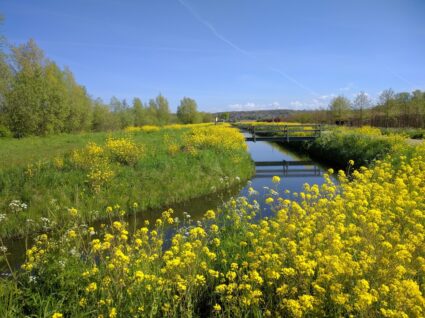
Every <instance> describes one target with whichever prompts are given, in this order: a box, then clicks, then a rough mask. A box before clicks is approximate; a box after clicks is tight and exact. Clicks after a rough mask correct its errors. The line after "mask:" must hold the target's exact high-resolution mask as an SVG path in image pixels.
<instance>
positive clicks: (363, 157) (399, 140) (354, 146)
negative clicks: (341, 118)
mask: <svg viewBox="0 0 425 318" xmlns="http://www.w3.org/2000/svg"><path fill="white" fill-rule="evenodd" d="M404 144H405V140H404V137H402V136H399V135H391V136H385V135H383V134H382V133H381V131H380V130H379V129H378V128H371V127H363V128H345V127H338V128H333V129H331V130H327V131H325V132H324V133H322V135H321V137H320V138H317V139H316V140H314V141H303V142H290V143H288V144H285V146H287V147H290V148H291V149H294V150H296V151H299V152H303V153H306V154H308V155H309V156H310V157H312V158H315V159H318V160H319V161H322V162H326V163H327V164H329V165H332V166H334V167H339V168H342V169H345V168H346V167H347V164H348V162H349V161H350V160H353V161H354V164H355V167H357V168H358V167H360V166H369V165H370V164H371V163H372V162H373V161H375V160H378V159H382V158H384V157H385V156H386V155H387V154H388V153H389V152H390V151H391V150H392V149H393V147H394V146H396V145H404Z"/></svg>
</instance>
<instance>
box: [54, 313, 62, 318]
mask: <svg viewBox="0 0 425 318" xmlns="http://www.w3.org/2000/svg"><path fill="white" fill-rule="evenodd" d="M62 317H63V315H62V314H61V313H59V312H55V313H54V314H53V315H52V318H62Z"/></svg>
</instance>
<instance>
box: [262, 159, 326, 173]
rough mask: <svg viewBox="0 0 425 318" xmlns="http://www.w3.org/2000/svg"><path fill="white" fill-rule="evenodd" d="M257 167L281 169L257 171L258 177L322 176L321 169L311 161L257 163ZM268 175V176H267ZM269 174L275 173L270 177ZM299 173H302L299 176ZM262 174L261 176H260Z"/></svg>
mask: <svg viewBox="0 0 425 318" xmlns="http://www.w3.org/2000/svg"><path fill="white" fill-rule="evenodd" d="M255 167H279V169H272V170H270V169H256V172H257V176H256V177H269V176H273V175H274V174H276V172H280V173H282V174H283V175H284V176H320V175H321V169H320V168H319V167H318V166H317V164H316V163H315V162H314V161H311V160H296V161H289V160H281V161H255ZM265 173H266V174H265ZM267 173H274V174H271V175H268V174H267ZM298 173H302V174H301V175H298ZM258 174H260V175H258Z"/></svg>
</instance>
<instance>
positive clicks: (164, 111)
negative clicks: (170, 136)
mask: <svg viewBox="0 0 425 318" xmlns="http://www.w3.org/2000/svg"><path fill="white" fill-rule="evenodd" d="M155 104H156V107H157V115H156V118H157V120H158V124H159V125H166V124H168V123H169V121H170V106H169V105H168V101H167V99H166V98H165V97H164V96H162V95H161V94H159V95H158V96H157V97H156V99H155Z"/></svg>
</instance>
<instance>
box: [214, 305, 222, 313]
mask: <svg viewBox="0 0 425 318" xmlns="http://www.w3.org/2000/svg"><path fill="white" fill-rule="evenodd" d="M213 309H214V311H215V312H219V311H221V306H220V305H219V304H215V305H214V306H213Z"/></svg>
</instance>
